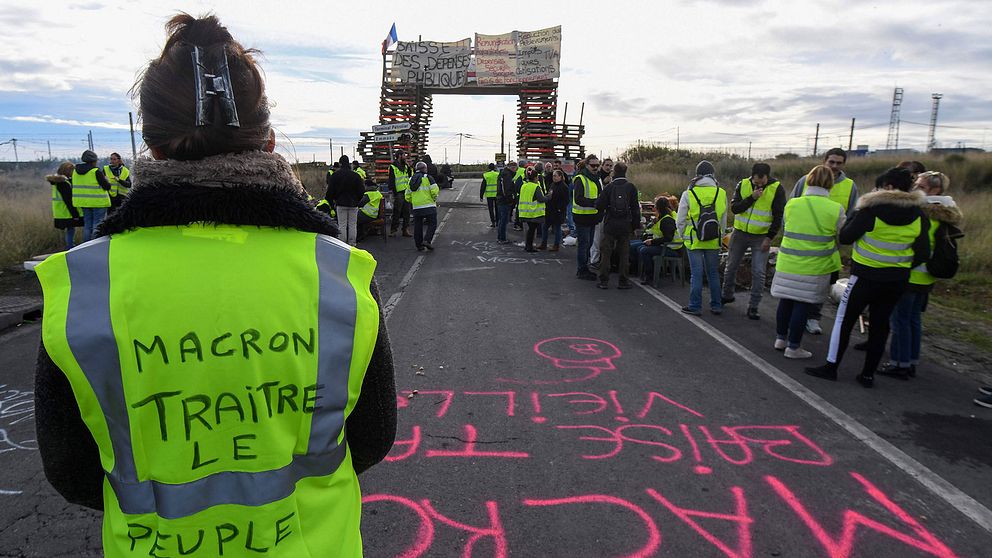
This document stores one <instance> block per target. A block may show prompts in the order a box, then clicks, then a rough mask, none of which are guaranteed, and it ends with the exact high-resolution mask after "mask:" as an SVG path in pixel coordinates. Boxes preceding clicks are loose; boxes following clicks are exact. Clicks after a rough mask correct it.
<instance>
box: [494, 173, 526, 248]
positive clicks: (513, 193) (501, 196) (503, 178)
mask: <svg viewBox="0 0 992 558" xmlns="http://www.w3.org/2000/svg"><path fill="white" fill-rule="evenodd" d="M516 174H517V162H516V161H510V162H509V163H507V164H506V166H505V167H503V170H501V171H500V172H499V178H497V179H496V243H497V244H507V243H508V242H510V241H509V240H507V239H506V226H507V224H508V223H509V222H510V213H511V212H512V211H513V206H514V204H516V203H517V197H518V196H519V195H520V185H521V184H523V182H522V181H520V180H518V179H517V178H516Z"/></svg>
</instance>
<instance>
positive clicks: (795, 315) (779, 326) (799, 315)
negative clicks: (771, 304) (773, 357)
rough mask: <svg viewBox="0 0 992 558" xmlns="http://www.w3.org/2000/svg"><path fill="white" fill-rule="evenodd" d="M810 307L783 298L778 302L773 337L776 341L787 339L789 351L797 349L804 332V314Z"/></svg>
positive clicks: (803, 303) (806, 304) (804, 303)
mask: <svg viewBox="0 0 992 558" xmlns="http://www.w3.org/2000/svg"><path fill="white" fill-rule="evenodd" d="M809 307H810V305H809V304H808V303H806V302H800V301H798V300H792V299H789V298H783V299H781V300H779V301H778V311H777V312H776V313H775V335H776V337H777V338H778V339H788V342H789V348H790V349H798V348H799V344H800V343H802V341H803V333H804V332H805V331H806V313H807V312H808V311H809Z"/></svg>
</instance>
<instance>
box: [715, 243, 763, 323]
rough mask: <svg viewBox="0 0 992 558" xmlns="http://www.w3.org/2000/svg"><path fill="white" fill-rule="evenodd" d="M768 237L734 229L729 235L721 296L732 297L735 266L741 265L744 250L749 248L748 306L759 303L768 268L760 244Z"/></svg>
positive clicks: (735, 279)
mask: <svg viewBox="0 0 992 558" xmlns="http://www.w3.org/2000/svg"><path fill="white" fill-rule="evenodd" d="M766 238H768V237H767V236H765V235H763V234H749V233H746V232H743V231H737V230H735V231H734V233H733V234H732V235H730V250H729V253H728V254H727V267H726V268H725V269H724V270H723V298H734V286H735V285H736V283H737V268H738V267H740V265H741V260H742V259H743V258H744V252H746V251H747V249H748V247H750V248H751V299H750V300H749V301H748V307H749V308H757V307H758V305H759V304H760V303H761V293H762V292H763V291H764V290H765V270H766V269H767V268H768V252H765V251H762V250H761V246H762V244H763V243H764V242H765V239H766Z"/></svg>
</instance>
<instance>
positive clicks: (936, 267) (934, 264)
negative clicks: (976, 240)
mask: <svg viewBox="0 0 992 558" xmlns="http://www.w3.org/2000/svg"><path fill="white" fill-rule="evenodd" d="M962 236H964V234H962V233H961V232H960V231H959V230H957V227H954V226H951V225H947V224H945V223H941V224H940V225H939V228H938V229H937V232H936V233H935V234H934V240H933V246H932V247H931V248H933V252H932V253H931V255H930V260H929V261H928V262H927V271H929V272H930V275H933V276H934V277H936V278H937V279H951V278H953V277H954V276H955V275H957V273H958V266H959V265H960V263H961V262H960V259H959V258H958V241H957V239H958V238H961V237H962Z"/></svg>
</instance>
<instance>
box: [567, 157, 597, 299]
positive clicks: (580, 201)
mask: <svg viewBox="0 0 992 558" xmlns="http://www.w3.org/2000/svg"><path fill="white" fill-rule="evenodd" d="M584 162H585V165H583V167H582V170H580V171H579V172H578V173H576V175H575V178H574V179H573V180H572V185H573V189H572V203H571V206H572V218H573V219H574V220H575V236H576V237H577V239H578V243H577V246H576V247H577V248H578V250H577V254H576V259H575V261H576V271H575V276H576V277H577V278H579V279H583V280H586V281H595V280H596V279H598V277H597V276H596V274H595V273H593V272H592V270H591V269H589V262H590V260H589V253H590V250H591V249H592V239H593V235H594V234H595V230H596V224H597V223H599V221H600V214H599V210H597V209H596V200H597V199H599V194H600V193H601V192H602V191H603V183H602V182H600V178H599V166H600V162H599V157H597V156H595V155H589V156H587V157H586V158H585V161H584Z"/></svg>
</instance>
